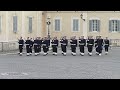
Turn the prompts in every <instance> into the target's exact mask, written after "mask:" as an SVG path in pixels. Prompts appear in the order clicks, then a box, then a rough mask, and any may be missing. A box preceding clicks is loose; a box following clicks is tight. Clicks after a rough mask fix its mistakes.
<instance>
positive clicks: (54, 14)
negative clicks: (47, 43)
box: [0, 11, 120, 49]
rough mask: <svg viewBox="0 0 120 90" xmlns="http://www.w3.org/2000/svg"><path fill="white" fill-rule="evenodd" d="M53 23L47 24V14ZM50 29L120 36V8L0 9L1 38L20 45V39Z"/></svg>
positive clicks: (68, 33) (54, 33)
mask: <svg viewBox="0 0 120 90" xmlns="http://www.w3.org/2000/svg"><path fill="white" fill-rule="evenodd" d="M48 17H49V20H50V22H51V24H50V25H49V30H48V25H47V23H46V22H47V18H48ZM48 31H49V33H50V36H51V38H52V37H54V36H57V37H58V38H60V37H61V36H67V38H70V37H71V36H76V37H77V38H78V37H80V36H85V38H87V36H93V37H94V38H95V37H96V36H99V35H101V36H102V37H103V38H105V37H109V38H110V39H120V12H119V11H0V42H6V45H3V44H0V47H2V46H8V48H9V47H13V48H15V46H16V48H18V47H17V45H16V44H17V40H18V38H19V37H20V36H22V37H23V38H25V39H26V38H27V37H31V38H35V37H37V36H40V37H44V36H47V35H48ZM11 42H14V44H11ZM5 49H6V47H5Z"/></svg>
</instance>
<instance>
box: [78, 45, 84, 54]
mask: <svg viewBox="0 0 120 90" xmlns="http://www.w3.org/2000/svg"><path fill="white" fill-rule="evenodd" d="M79 47H80V52H81V53H84V52H85V51H84V46H83V45H81V46H79Z"/></svg>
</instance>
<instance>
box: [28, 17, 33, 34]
mask: <svg viewBox="0 0 120 90" xmlns="http://www.w3.org/2000/svg"><path fill="white" fill-rule="evenodd" d="M28 31H29V33H32V17H29V30H28Z"/></svg>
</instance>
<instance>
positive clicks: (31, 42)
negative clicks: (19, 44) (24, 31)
mask: <svg viewBox="0 0 120 90" xmlns="http://www.w3.org/2000/svg"><path fill="white" fill-rule="evenodd" d="M33 44H34V42H33V40H32V38H31V39H30V55H32V49H33Z"/></svg>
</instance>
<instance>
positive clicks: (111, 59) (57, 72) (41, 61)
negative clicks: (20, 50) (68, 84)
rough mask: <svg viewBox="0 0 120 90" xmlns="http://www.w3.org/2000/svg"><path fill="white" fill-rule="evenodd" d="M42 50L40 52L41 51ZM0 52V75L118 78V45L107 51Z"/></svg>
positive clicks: (30, 77) (13, 77) (26, 77)
mask: <svg viewBox="0 0 120 90" xmlns="http://www.w3.org/2000/svg"><path fill="white" fill-rule="evenodd" d="M42 54H43V53H42ZM42 54H41V55H39V56H34V55H32V56H26V54H24V55H23V56H19V55H18V54H5V55H0V79H120V48H112V49H111V50H110V52H109V54H108V55H105V54H104V52H103V54H102V56H97V55H95V52H94V53H93V56H88V55H87V52H86V53H85V56H80V55H79V50H78V51H77V56H72V55H71V53H70V50H68V54H67V56H62V55H61V52H60V51H59V53H58V56H53V55H52V54H51V53H50V54H48V55H47V56H43V55H42Z"/></svg>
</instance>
